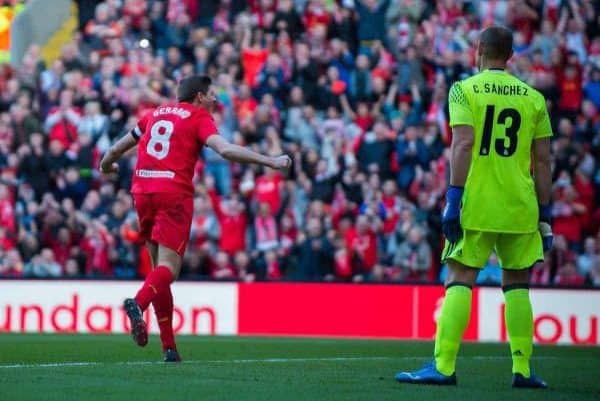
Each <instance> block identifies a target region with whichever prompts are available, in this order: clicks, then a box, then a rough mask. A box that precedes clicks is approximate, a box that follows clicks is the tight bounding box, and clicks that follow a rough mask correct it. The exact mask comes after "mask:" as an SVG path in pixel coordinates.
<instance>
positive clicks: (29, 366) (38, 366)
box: [0, 355, 560, 369]
mask: <svg viewBox="0 0 600 401" xmlns="http://www.w3.org/2000/svg"><path fill="white" fill-rule="evenodd" d="M429 359H431V357H419V356H405V357H385V356H372V357H371V356H366V357H360V356H358V357H330V358H266V359H224V360H191V361H183V364H187V365H199V364H227V363H233V364H236V363H238V364H246V363H248V364H250V363H296V362H348V361H390V360H405V361H406V360H417V361H418V360H429ZM459 359H473V360H490V361H496V360H509V359H510V357H508V356H483V355H481V356H464V357H459ZM533 359H534V360H550V359H560V358H559V357H554V356H539V357H534V358H533ZM110 365H117V366H118V365H128V366H143V365H165V362H161V361H128V362H127V361H122V362H57V363H17V364H12V365H0V369H46V368H71V367H88V366H110Z"/></svg>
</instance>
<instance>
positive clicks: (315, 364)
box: [0, 334, 600, 401]
mask: <svg viewBox="0 0 600 401" xmlns="http://www.w3.org/2000/svg"><path fill="white" fill-rule="evenodd" d="M178 341H179V342H178V345H179V350H180V352H181V354H182V357H183V358H184V360H185V362H184V363H182V364H165V363H163V362H159V361H160V358H161V355H160V352H159V345H158V344H159V341H158V338H157V337H151V339H150V343H149V344H148V346H147V347H146V348H138V347H137V346H136V345H134V343H133V341H132V340H131V338H129V337H128V336H124V335H113V336H97V335H96V336H91V335H90V336H85V335H17V334H2V335H0V401H21V400H35V401H40V400H43V401H53V400H61V401H65V400H78V401H79V400H82V401H84V400H85V401H96V400H98V401H100V400H102V401H108V400H124V401H125V400H127V401H129V400H135V401H146V400H148V401H150V400H152V401H156V400H169V401H175V400H203V401H209V400H235V401H243V400H282V401H294V400H311V401H312V400H340V401H351V400H356V401H369V400H377V401H380V400H381V401H383V400H403V401H418V400H427V401H444V400H460V401H467V400H484V401H508V400H544V401H552V400H565V401H567V400H568V401H584V400H596V401H597V400H600V379H599V378H598V374H599V373H600V348H578V347H536V349H535V354H536V357H537V359H535V361H534V368H535V370H536V372H537V373H538V374H540V376H542V377H543V378H545V379H546V380H547V381H548V382H549V384H550V386H551V388H550V389H549V390H546V391H540V390H513V389H511V388H510V387H509V381H510V377H511V376H510V366H511V364H510V359H509V358H508V356H507V353H508V351H507V345H497V344H465V345H463V347H462V349H461V357H460V359H459V362H458V366H457V373H458V386H457V387H451V388H447V387H433V386H410V385H401V384H398V383H396V382H395V381H394V380H393V376H394V373H395V372H396V371H398V370H400V369H414V368H418V367H420V365H421V364H422V363H423V362H425V361H427V360H428V359H430V355H431V351H432V344H431V343H428V342H405V341H366V340H361V341H356V340H336V339H297V338H254V337H241V338H240V337H179V339H178Z"/></svg>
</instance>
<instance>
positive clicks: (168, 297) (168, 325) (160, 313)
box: [152, 286, 177, 352]
mask: <svg viewBox="0 0 600 401" xmlns="http://www.w3.org/2000/svg"><path fill="white" fill-rule="evenodd" d="M152 306H153V307H154V313H155V314H156V320H157V321H158V328H159V329H160V342H161V343H162V349H163V352H164V351H166V350H167V348H171V349H177V347H176V346H175V335H174V334H173V294H172V293H171V286H168V287H167V289H166V291H162V292H159V293H158V294H157V295H156V296H155V297H154V299H153V300H152Z"/></svg>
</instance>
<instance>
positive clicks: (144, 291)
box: [135, 266, 173, 311]
mask: <svg viewBox="0 0 600 401" xmlns="http://www.w3.org/2000/svg"><path fill="white" fill-rule="evenodd" d="M172 281H173V273H171V270H170V269H169V268H168V267H166V266H157V267H156V269H154V270H152V271H151V272H150V274H148V277H146V281H144V285H143V286H142V288H141V289H140V290H139V291H138V293H137V294H136V296H135V301H136V302H137V304H138V305H139V306H140V308H141V309H142V311H145V310H146V309H148V306H149V305H150V302H152V300H153V299H154V298H155V297H156V296H157V295H158V294H160V293H161V292H166V290H167V289H168V288H169V286H170V285H171V282H172ZM170 292H171V290H170V289H169V293H170Z"/></svg>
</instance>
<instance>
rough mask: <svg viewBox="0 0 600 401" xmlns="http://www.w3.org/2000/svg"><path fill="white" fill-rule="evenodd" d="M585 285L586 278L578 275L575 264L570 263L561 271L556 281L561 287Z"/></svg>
mask: <svg viewBox="0 0 600 401" xmlns="http://www.w3.org/2000/svg"><path fill="white" fill-rule="evenodd" d="M584 283H585V278H584V277H583V276H582V275H581V274H579V273H577V268H576V267H575V262H573V261H571V260H570V261H568V262H567V263H565V264H564V265H563V266H562V267H561V268H560V269H559V270H558V274H557V275H556V277H555V279H554V284H556V285H557V286H560V287H580V286H582V285H583V284H584Z"/></svg>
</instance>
